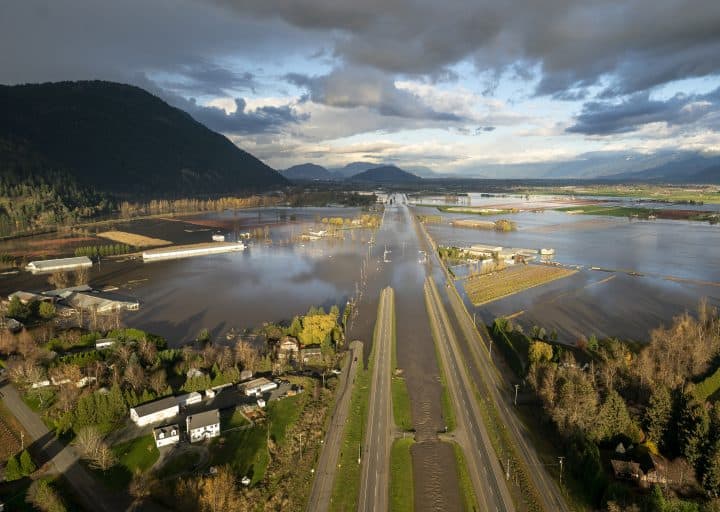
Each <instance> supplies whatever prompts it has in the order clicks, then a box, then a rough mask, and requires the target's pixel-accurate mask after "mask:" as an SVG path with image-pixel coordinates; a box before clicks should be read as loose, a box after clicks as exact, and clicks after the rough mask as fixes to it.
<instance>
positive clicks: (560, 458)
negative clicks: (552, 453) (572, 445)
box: [558, 457, 565, 486]
mask: <svg viewBox="0 0 720 512" xmlns="http://www.w3.org/2000/svg"><path fill="white" fill-rule="evenodd" d="M558 460H559V461H560V486H562V475H563V461H564V460H565V457H558Z"/></svg>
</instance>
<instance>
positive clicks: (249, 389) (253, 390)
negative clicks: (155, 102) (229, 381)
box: [242, 377, 278, 396]
mask: <svg viewBox="0 0 720 512" xmlns="http://www.w3.org/2000/svg"><path fill="white" fill-rule="evenodd" d="M242 387H243V389H244V390H245V395H246V396H253V395H257V394H258V393H264V392H266V391H270V390H272V389H276V388H277V387H278V385H277V383H275V382H273V381H271V380H268V379H266V378H265V377H260V378H259V379H255V380H251V381H249V382H246V383H245V384H242Z"/></svg>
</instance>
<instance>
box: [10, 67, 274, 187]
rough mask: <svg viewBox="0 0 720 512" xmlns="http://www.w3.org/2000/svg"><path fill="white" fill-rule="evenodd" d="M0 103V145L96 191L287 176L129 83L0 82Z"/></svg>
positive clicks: (254, 182)
mask: <svg viewBox="0 0 720 512" xmlns="http://www.w3.org/2000/svg"><path fill="white" fill-rule="evenodd" d="M0 111H2V112H3V115H2V116H0V145H2V147H4V148H13V147H22V148H24V152H25V154H26V155H31V156H29V157H27V158H29V159H30V160H33V161H40V160H42V161H44V162H49V163H50V166H51V167H54V168H57V169H62V170H63V171H64V172H67V173H69V174H70V175H71V176H72V177H73V178H74V179H75V180H77V182H78V183H80V184H81V185H84V186H90V187H93V188H94V189H95V190H97V191H101V192H109V193H112V194H117V195H128V194H140V195H152V196H163V195H167V196H173V195H174V196H177V195H195V194H198V193H220V192H222V193H232V192H235V191H241V190H249V189H255V190H260V189H268V188H272V187H278V186H284V185H286V184H287V183H288V182H287V180H286V179H285V178H283V177H282V176H281V175H280V174H279V173H277V172H276V171H274V170H273V169H271V168H270V167H268V166H267V165H265V164H264V163H262V162H261V161H260V160H258V159H257V158H255V157H254V156H252V155H251V154H249V153H246V152H245V151H242V150H241V149H239V148H238V147H237V146H235V145H234V144H233V143H232V142H230V141H229V140H228V139H227V138H226V137H224V136H223V135H220V134H218V133H215V132H213V131H211V130H210V129H208V128H206V127H205V126H203V125H202V124H200V123H199V122H197V121H195V120H194V119H193V118H192V117H191V116H190V115H189V114H187V113H186V112H183V111H182V110H179V109H177V108H174V107H171V106H170V105H168V104H167V103H165V102H164V101H162V100H161V99H159V98H157V97H156V96H153V95H152V94H150V93H148V92H146V91H144V90H143V89H140V88H138V87H134V86H130V85H124V84H119V83H113V82H102V81H83V82H57V83H44V84H31V85H16V86H0ZM17 158H18V157H16V158H15V159H17ZM19 158H21V159H26V157H19ZM23 161H24V160H23ZM21 163H22V162H21ZM20 167H22V165H20ZM0 170H2V171H3V172H7V168H5V167H3V169H0Z"/></svg>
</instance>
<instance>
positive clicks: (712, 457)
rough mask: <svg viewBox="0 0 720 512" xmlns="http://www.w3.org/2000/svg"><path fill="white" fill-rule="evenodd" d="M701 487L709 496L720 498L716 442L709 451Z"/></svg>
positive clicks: (719, 447)
mask: <svg viewBox="0 0 720 512" xmlns="http://www.w3.org/2000/svg"><path fill="white" fill-rule="evenodd" d="M702 486H703V489H705V491H706V492H707V493H708V495H709V496H712V497H714V498H717V497H718V496H720V441H716V442H715V444H714V445H713V446H712V447H711V448H710V450H709V453H708V456H707V461H706V463H705V471H704V474H703V477H702Z"/></svg>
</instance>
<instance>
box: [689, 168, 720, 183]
mask: <svg viewBox="0 0 720 512" xmlns="http://www.w3.org/2000/svg"><path fill="white" fill-rule="evenodd" d="M688 181H689V182H691V183H712V184H720V165H714V166H712V167H708V168H707V169H704V170H702V171H700V172H698V173H695V174H693V175H692V176H690V178H689V179H688Z"/></svg>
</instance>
